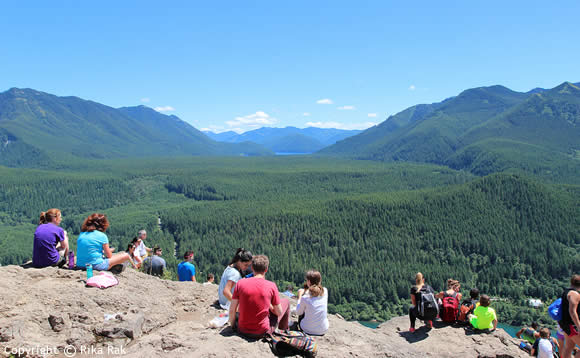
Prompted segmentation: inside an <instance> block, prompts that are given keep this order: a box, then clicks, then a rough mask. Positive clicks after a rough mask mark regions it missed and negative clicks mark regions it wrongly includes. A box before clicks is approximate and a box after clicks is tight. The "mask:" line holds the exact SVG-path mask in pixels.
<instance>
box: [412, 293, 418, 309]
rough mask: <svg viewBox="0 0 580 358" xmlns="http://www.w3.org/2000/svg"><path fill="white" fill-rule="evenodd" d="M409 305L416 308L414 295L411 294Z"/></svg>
mask: <svg viewBox="0 0 580 358" xmlns="http://www.w3.org/2000/svg"><path fill="white" fill-rule="evenodd" d="M411 304H412V305H413V306H417V301H415V295H414V294H412V293H411Z"/></svg>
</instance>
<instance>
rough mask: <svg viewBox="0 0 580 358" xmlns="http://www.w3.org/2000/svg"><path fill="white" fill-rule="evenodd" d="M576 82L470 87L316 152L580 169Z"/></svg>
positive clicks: (458, 164) (492, 168)
mask: <svg viewBox="0 0 580 358" xmlns="http://www.w3.org/2000/svg"><path fill="white" fill-rule="evenodd" d="M579 85H580V83H577V84H573V83H570V82H564V83H562V84H561V85H559V86H557V87H555V88H553V89H549V90H547V89H541V88H536V89H534V90H532V91H530V92H527V93H522V92H516V91H512V90H510V89H508V88H506V87H503V86H491V87H480V88H473V89H469V90H466V91H463V92H462V93H460V94H459V95H458V96H456V97H452V98H449V99H446V100H445V101H442V102H438V103H433V104H420V105H416V106H413V107H410V108H407V109H406V110H404V111H402V112H400V113H397V114H395V115H393V116H390V117H389V118H388V119H387V120H385V121H384V122H382V123H380V124H379V125H378V126H375V127H372V128H369V129H368V130H366V131H364V132H362V133H360V134H358V135H355V136H352V137H349V138H346V139H344V140H342V141H339V142H338V143H336V144H334V145H331V146H329V147H327V148H324V149H323V150H321V151H320V152H319V154H321V155H338V156H348V157H352V158H357V159H371V160H379V161H412V162H427V163H436V164H443V165H447V166H449V167H451V168H454V169H464V170H469V171H471V172H472V173H474V174H478V175H486V174H489V173H492V172H499V171H505V170H510V169H523V170H525V171H528V172H532V173H536V174H537V173H542V172H544V173H547V172H552V171H554V170H558V171H561V172H566V173H568V175H570V174H571V175H576V176H578V173H580V160H579V159H580V86H579Z"/></svg>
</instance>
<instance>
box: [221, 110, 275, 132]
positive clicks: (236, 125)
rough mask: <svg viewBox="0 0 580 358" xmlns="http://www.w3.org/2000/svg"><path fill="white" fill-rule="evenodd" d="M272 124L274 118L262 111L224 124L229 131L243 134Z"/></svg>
mask: <svg viewBox="0 0 580 358" xmlns="http://www.w3.org/2000/svg"><path fill="white" fill-rule="evenodd" d="M274 123H276V118H272V117H270V115H268V113H265V112H262V111H258V112H256V113H253V114H248V115H247V116H243V117H236V118H234V119H233V120H231V121H227V122H226V124H227V125H228V127H230V130H233V131H236V132H245V131H248V130H252V129H257V128H260V127H263V126H266V125H271V124H274Z"/></svg>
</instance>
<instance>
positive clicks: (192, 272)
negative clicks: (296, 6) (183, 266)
mask: <svg viewBox="0 0 580 358" xmlns="http://www.w3.org/2000/svg"><path fill="white" fill-rule="evenodd" d="M192 265H193V264H192ZM190 272H191V281H193V282H196V281H195V266H193V267H191V271H190Z"/></svg>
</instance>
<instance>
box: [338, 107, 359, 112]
mask: <svg viewBox="0 0 580 358" xmlns="http://www.w3.org/2000/svg"><path fill="white" fill-rule="evenodd" d="M338 109H339V110H341V111H353V110H355V109H356V108H355V106H342V107H338Z"/></svg>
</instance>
